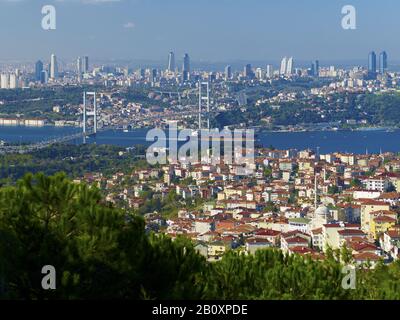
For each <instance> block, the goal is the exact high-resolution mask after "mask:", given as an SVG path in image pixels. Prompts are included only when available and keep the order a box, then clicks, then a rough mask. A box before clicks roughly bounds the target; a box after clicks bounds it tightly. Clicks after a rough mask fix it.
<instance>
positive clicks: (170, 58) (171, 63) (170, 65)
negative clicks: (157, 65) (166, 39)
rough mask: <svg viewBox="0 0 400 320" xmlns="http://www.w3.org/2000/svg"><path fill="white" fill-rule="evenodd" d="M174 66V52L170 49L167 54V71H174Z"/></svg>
mask: <svg viewBox="0 0 400 320" xmlns="http://www.w3.org/2000/svg"><path fill="white" fill-rule="evenodd" d="M175 68H176V67H175V54H174V53H173V52H172V51H171V52H170V53H169V55H168V71H169V72H174V71H175Z"/></svg>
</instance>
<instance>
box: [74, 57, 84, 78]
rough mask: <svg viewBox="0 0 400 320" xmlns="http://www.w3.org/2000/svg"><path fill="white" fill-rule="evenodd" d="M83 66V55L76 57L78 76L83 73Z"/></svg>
mask: <svg viewBox="0 0 400 320" xmlns="http://www.w3.org/2000/svg"><path fill="white" fill-rule="evenodd" d="M82 66H83V64H82V59H81V57H78V59H76V72H77V73H78V76H80V75H81V74H82Z"/></svg>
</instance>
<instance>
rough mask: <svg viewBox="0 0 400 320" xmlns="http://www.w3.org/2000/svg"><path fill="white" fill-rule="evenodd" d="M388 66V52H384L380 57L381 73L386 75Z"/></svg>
mask: <svg viewBox="0 0 400 320" xmlns="http://www.w3.org/2000/svg"><path fill="white" fill-rule="evenodd" d="M387 66H388V63H387V53H386V51H382V52H381V54H380V55H379V73H380V74H385V72H386V70H387Z"/></svg>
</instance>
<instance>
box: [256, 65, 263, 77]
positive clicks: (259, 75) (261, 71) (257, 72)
mask: <svg viewBox="0 0 400 320" xmlns="http://www.w3.org/2000/svg"><path fill="white" fill-rule="evenodd" d="M256 78H257V79H258V80H263V79H264V71H263V70H262V69H261V68H257V69H256Z"/></svg>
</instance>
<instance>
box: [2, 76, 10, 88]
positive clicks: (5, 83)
mask: <svg viewBox="0 0 400 320" xmlns="http://www.w3.org/2000/svg"><path fill="white" fill-rule="evenodd" d="M0 87H1V89H9V88H10V75H9V74H8V73H2V74H1V75H0Z"/></svg>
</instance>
